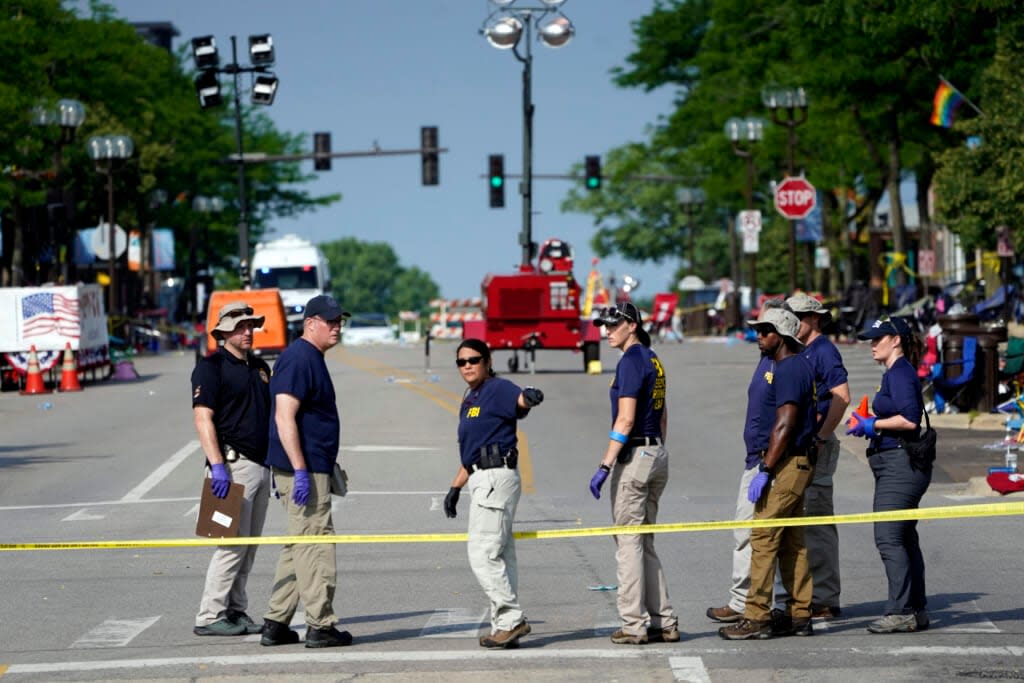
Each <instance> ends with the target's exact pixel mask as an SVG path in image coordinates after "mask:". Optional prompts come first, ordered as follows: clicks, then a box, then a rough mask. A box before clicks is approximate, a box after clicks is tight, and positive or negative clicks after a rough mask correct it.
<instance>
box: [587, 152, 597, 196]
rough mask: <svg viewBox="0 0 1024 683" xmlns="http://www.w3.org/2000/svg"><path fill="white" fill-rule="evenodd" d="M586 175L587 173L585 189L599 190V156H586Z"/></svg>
mask: <svg viewBox="0 0 1024 683" xmlns="http://www.w3.org/2000/svg"><path fill="white" fill-rule="evenodd" d="M586 167H587V170H586V173H587V189H588V190H600V189H601V157H599V156H588V157H586Z"/></svg>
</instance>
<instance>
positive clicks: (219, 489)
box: [210, 462, 231, 498]
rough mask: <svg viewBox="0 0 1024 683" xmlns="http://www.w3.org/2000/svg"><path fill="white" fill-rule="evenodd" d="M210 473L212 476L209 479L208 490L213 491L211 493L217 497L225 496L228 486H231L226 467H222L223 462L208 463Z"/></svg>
mask: <svg viewBox="0 0 1024 683" xmlns="http://www.w3.org/2000/svg"><path fill="white" fill-rule="evenodd" d="M210 473H211V474H212V475H213V478H212V479H211V480H210V490H211V491H213V495H215V496H217V497H218V498H226V497H227V495H228V488H230V487H231V477H229V476H228V468H226V467H224V463H222V462H221V463H217V464H216V465H210Z"/></svg>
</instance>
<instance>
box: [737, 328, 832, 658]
mask: <svg viewBox="0 0 1024 683" xmlns="http://www.w3.org/2000/svg"><path fill="white" fill-rule="evenodd" d="M748 324H749V325H750V326H751V327H753V328H754V329H755V330H756V331H757V345H758V347H759V348H760V349H761V351H762V353H764V354H765V355H767V356H770V357H771V359H772V361H773V363H772V367H771V368H770V373H771V379H770V381H769V383H768V384H769V385H768V389H767V391H765V394H764V399H763V400H762V402H761V408H760V410H759V411H758V418H757V425H758V432H757V436H756V438H755V444H754V445H755V447H756V448H758V450H759V451H761V452H762V453H763V455H762V456H761V462H760V463H759V464H758V473H757V475H755V476H754V478H753V479H752V480H751V482H750V488H749V489H748V490H747V497H748V500H750V502H752V503H754V519H785V518H789V517H800V516H802V515H803V501H804V490H805V489H806V488H807V485H808V484H809V483H810V481H811V477H812V475H813V472H814V466H813V464H812V463H811V459H810V458H809V457H808V452H809V450H810V449H811V447H812V446H813V437H814V430H815V393H814V369H813V368H812V367H811V364H810V362H809V361H808V360H807V358H806V357H804V356H803V355H802V354H801V351H803V344H801V343H800V341H799V340H798V339H797V336H796V335H797V330H798V329H799V328H800V321H799V320H797V318H796V316H795V315H793V314H792V313H790V312H789V311H787V310H783V309H773V310H769V311H767V312H766V313H765V315H764V317H763V318H762V319H761V320H751V321H748ZM750 549H751V558H750V590H749V592H748V594H747V602H746V606H745V608H744V610H743V618H742V619H741V620H739V621H738V622H736V623H735V624H732V625H730V626H724V627H722V628H721V629H719V631H718V634H719V635H720V636H721V637H722V638H725V639H726V640H749V639H765V638H771V637H772V636H773V635H790V634H795V635H811V634H812V632H813V631H812V628H811V618H810V617H811V612H810V607H811V577H810V572H809V570H808V568H807V548H806V547H805V546H804V534H803V528H802V527H771V528H757V529H753V530H752V531H751V532H750ZM776 561H777V562H778V569H779V572H780V573H781V574H782V582H783V584H784V585H785V587H786V589H787V590H788V591H789V594H790V595H791V596H792V597H791V598H790V600H789V603H788V604H787V606H786V608H787V610H786V614H785V615H783V616H782V617H781V618H780V619H779V620H778V624H776V623H774V622H773V620H772V615H771V607H772V586H773V583H774V581H773V580H774V578H775V567H776ZM783 622H785V623H783Z"/></svg>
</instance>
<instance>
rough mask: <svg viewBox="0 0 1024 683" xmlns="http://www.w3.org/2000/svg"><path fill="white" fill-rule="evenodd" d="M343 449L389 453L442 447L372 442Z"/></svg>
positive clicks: (436, 449)
mask: <svg viewBox="0 0 1024 683" xmlns="http://www.w3.org/2000/svg"><path fill="white" fill-rule="evenodd" d="M341 450H343V451H352V452H353V453H387V452H397V451H408V452H412V451H439V450H441V449H440V448H434V447H432V446H376V445H372V444H359V445H356V446H342V447H341Z"/></svg>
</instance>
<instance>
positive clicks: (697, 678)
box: [668, 657, 711, 683]
mask: <svg viewBox="0 0 1024 683" xmlns="http://www.w3.org/2000/svg"><path fill="white" fill-rule="evenodd" d="M668 665H669V667H671V669H672V676H673V677H675V679H676V680H677V681H686V683H711V677H710V676H708V670H707V669H705V668H704V660H703V659H701V658H700V657H669V658H668Z"/></svg>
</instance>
